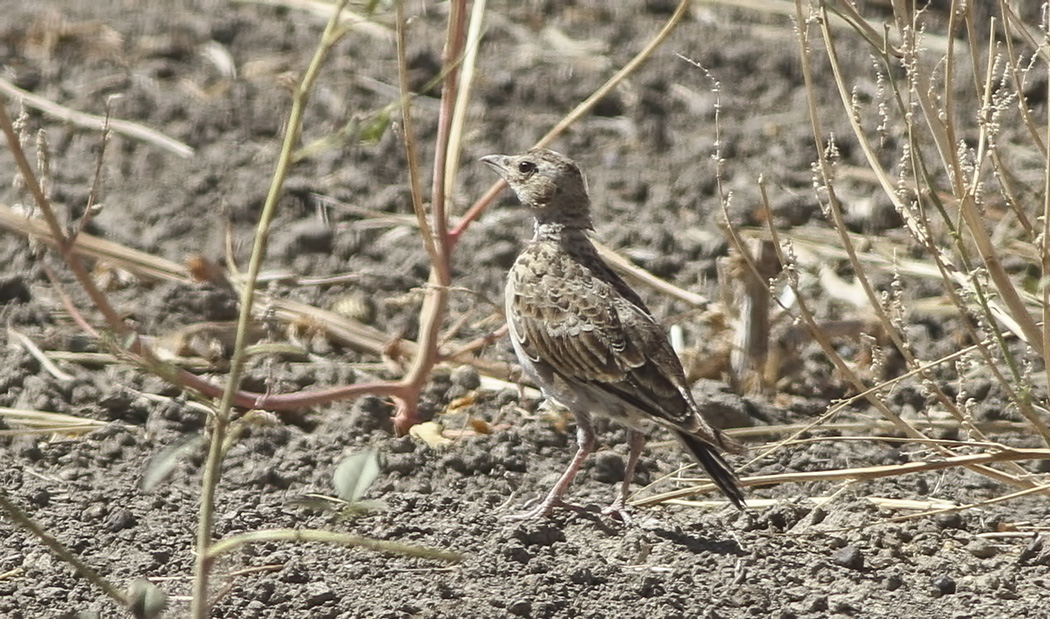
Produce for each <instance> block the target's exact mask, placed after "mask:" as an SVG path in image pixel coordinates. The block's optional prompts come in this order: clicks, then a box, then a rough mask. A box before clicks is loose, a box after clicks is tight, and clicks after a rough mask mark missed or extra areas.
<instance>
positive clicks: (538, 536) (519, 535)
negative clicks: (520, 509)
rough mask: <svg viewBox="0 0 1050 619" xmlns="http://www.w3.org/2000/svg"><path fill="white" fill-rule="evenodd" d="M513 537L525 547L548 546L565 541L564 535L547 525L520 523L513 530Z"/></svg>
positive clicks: (556, 528)
mask: <svg viewBox="0 0 1050 619" xmlns="http://www.w3.org/2000/svg"><path fill="white" fill-rule="evenodd" d="M514 537H515V538H516V539H518V540H519V541H521V543H522V544H525V545H526V546H550V545H552V544H554V543H555V542H564V541H565V533H564V532H563V531H562V530H561V529H559V528H558V527H556V526H554V525H552V524H547V523H522V524H521V525H520V526H518V527H517V528H515V529H514Z"/></svg>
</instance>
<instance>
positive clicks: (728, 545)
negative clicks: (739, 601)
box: [646, 527, 748, 557]
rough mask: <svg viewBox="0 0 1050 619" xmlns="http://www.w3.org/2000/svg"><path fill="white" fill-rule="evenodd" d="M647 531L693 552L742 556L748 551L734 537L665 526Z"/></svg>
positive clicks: (647, 529)
mask: <svg viewBox="0 0 1050 619" xmlns="http://www.w3.org/2000/svg"><path fill="white" fill-rule="evenodd" d="M646 532H648V533H651V534H653V535H655V536H657V537H661V538H663V539H665V540H667V541H669V542H671V543H673V544H676V545H677V546H680V547H682V548H684V549H686V550H688V551H689V552H691V553H693V554H710V553H713V554H719V555H734V556H738V557H742V556H745V555H747V554H748V553H746V552H744V549H743V548H741V547H740V544H739V543H737V541H736V540H734V539H726V538H720V539H712V538H709V537H704V536H702V535H698V534H696V533H692V532H689V531H682V530H674V529H668V528H663V527H652V528H646Z"/></svg>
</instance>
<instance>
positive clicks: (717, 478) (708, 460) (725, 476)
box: [677, 432, 747, 511]
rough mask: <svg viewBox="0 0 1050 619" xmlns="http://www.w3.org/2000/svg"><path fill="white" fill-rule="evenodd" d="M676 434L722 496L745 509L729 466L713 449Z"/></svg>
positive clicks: (689, 437)
mask: <svg viewBox="0 0 1050 619" xmlns="http://www.w3.org/2000/svg"><path fill="white" fill-rule="evenodd" d="M677 434H678V439H679V440H681V441H682V444H683V445H685V447H686V449H688V450H689V453H691V454H693V457H694V458H696V461H697V462H699V463H700V466H702V467H704V470H705V471H707V474H708V475H710V476H711V481H713V482H714V483H715V485H716V486H718V489H719V490H721V491H722V494H724V495H726V497H727V498H728V499H729V502H730V503H732V504H733V506H734V507H736V508H737V509H739V510H741V511H743V510H745V509H747V504H746V503H744V492H743V491H742V490H741V489H740V484H739V482H738V481H737V477H736V473H734V472H733V469H732V468H730V467H729V464H728V463H726V461H725V460H724V459H723V458H722V456H721V455H720V454H719V453H718V452H717V451H715V448H714V447H712V446H711V445H709V444H708V443H706V442H704V441H703V440H701V439H700V438H698V437H696V436H693V435H692V434H688V433H686V432H678V433H677Z"/></svg>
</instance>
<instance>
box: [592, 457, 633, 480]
mask: <svg viewBox="0 0 1050 619" xmlns="http://www.w3.org/2000/svg"><path fill="white" fill-rule="evenodd" d="M625 469H626V465H625V464H624V461H623V457H622V456H620V455H618V454H616V453H614V452H611V451H603V452H601V453H599V454H598V455H597V456H596V457H595V458H594V479H596V480H598V481H600V482H602V483H603V484H615V483H617V482H621V481H623V476H624V473H625V472H626V471H625Z"/></svg>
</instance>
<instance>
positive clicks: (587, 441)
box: [510, 413, 595, 520]
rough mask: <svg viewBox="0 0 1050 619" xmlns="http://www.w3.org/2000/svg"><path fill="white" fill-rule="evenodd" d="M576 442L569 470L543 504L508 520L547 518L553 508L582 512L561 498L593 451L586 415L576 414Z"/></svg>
mask: <svg viewBox="0 0 1050 619" xmlns="http://www.w3.org/2000/svg"><path fill="white" fill-rule="evenodd" d="M575 416H576V442H577V444H578V445H579V447H578V448H577V449H576V455H575V456H573V458H572V462H570V463H569V468H567V469H565V472H564V473H562V475H561V479H559V480H558V483H556V484H554V487H553V488H551V491H550V492H548V493H547V497H546V498H545V499H543V502H542V503H540V504H539V505H537V506H536V507H534V508H532V509H530V510H529V511H527V512H525V513H523V514H518V515H516V516H510V518H513V519H516V520H527V519H532V518H543V517H546V516H549V515H550V514H551V512H553V511H554V509H555V508H558V507H564V508H568V509H575V510H582V509H583V508H582V507H580V506H579V505H573V504H571V503H567V502H565V500H564V499H563V497H564V496H565V492H566V491H567V490H568V489H569V486H570V485H572V480H573V479H575V478H576V473H579V472H580V467H581V466H583V463H584V461H585V460H587V456H589V455H590V454H591V452H592V451H594V445H595V434H594V426H593V425H591V417H590V415H588V414H586V413H576V414H575Z"/></svg>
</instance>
